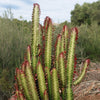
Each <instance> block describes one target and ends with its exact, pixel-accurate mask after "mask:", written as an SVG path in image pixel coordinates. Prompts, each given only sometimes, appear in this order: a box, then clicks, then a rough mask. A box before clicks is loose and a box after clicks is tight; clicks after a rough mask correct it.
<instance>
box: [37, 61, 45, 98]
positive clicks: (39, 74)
mask: <svg viewBox="0 0 100 100" xmlns="http://www.w3.org/2000/svg"><path fill="white" fill-rule="evenodd" d="M37 78H38V86H39V92H40V96H41V99H43V95H44V91H45V90H46V84H45V76H44V72H43V68H42V65H41V63H40V61H38V64H37Z"/></svg>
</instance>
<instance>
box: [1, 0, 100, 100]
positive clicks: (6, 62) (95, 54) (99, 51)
mask: <svg viewBox="0 0 100 100" xmlns="http://www.w3.org/2000/svg"><path fill="white" fill-rule="evenodd" d="M63 25H67V26H68V27H69V28H71V27H74V26H77V27H78V29H79V39H78V42H77V49H76V55H77V56H78V59H80V60H82V59H85V58H90V59H91V60H92V61H100V46H99V45H100V0H99V1H97V2H94V3H92V4H90V3H84V4H83V5H79V4H76V5H75V8H74V10H73V11H72V12H71V22H67V21H65V22H63V23H61V24H57V25H54V33H53V35H54V36H53V37H54V39H53V42H55V39H56V36H57V34H58V33H60V32H61V29H62V27H63ZM31 26H32V22H31V21H30V22H27V21H26V20H23V19H22V17H20V20H18V19H15V18H13V14H12V12H11V9H9V10H7V11H5V12H4V14H3V17H0V96H2V97H3V100H4V98H6V97H10V95H11V94H12V92H13V89H14V88H13V84H14V74H15V68H16V67H20V64H21V63H22V62H23V59H24V55H25V52H26V47H27V45H29V44H30V40H31V33H32V32H31ZM53 44H54V43H53ZM0 100H1V99H0ZM5 100H7V99H5Z"/></svg>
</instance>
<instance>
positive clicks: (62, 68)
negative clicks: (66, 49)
mask: <svg viewBox="0 0 100 100" xmlns="http://www.w3.org/2000/svg"><path fill="white" fill-rule="evenodd" d="M58 74H59V80H60V87H61V88H64V87H65V82H66V77H65V63H64V53H63V52H61V53H60V55H59V67H58Z"/></svg>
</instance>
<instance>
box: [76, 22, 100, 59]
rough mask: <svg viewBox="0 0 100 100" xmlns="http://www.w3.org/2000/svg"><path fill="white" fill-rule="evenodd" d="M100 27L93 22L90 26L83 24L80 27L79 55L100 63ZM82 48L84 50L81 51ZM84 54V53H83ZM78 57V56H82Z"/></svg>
mask: <svg viewBox="0 0 100 100" xmlns="http://www.w3.org/2000/svg"><path fill="white" fill-rule="evenodd" d="M99 45H100V26H99V25H98V24H97V23H96V22H93V23H92V24H91V25H90V26H89V25H87V24H82V25H81V26H80V27H79V39H78V46H77V52H80V53H77V54H80V55H81V57H83V58H85V57H88V58H90V59H92V60H98V61H100V46H99ZM80 48H82V49H80ZM83 52H84V53H83ZM80 55H78V56H80Z"/></svg>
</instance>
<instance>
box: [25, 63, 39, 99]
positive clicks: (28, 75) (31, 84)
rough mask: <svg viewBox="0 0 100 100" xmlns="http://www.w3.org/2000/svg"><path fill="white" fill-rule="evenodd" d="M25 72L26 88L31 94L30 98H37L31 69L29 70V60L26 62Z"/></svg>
mask: <svg viewBox="0 0 100 100" xmlns="http://www.w3.org/2000/svg"><path fill="white" fill-rule="evenodd" d="M25 74H26V80H27V84H28V89H29V92H30V95H31V99H32V100H39V97H38V94H37V90H36V85H35V80H34V78H33V74H32V70H31V66H30V64H29V62H26V71H25Z"/></svg>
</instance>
